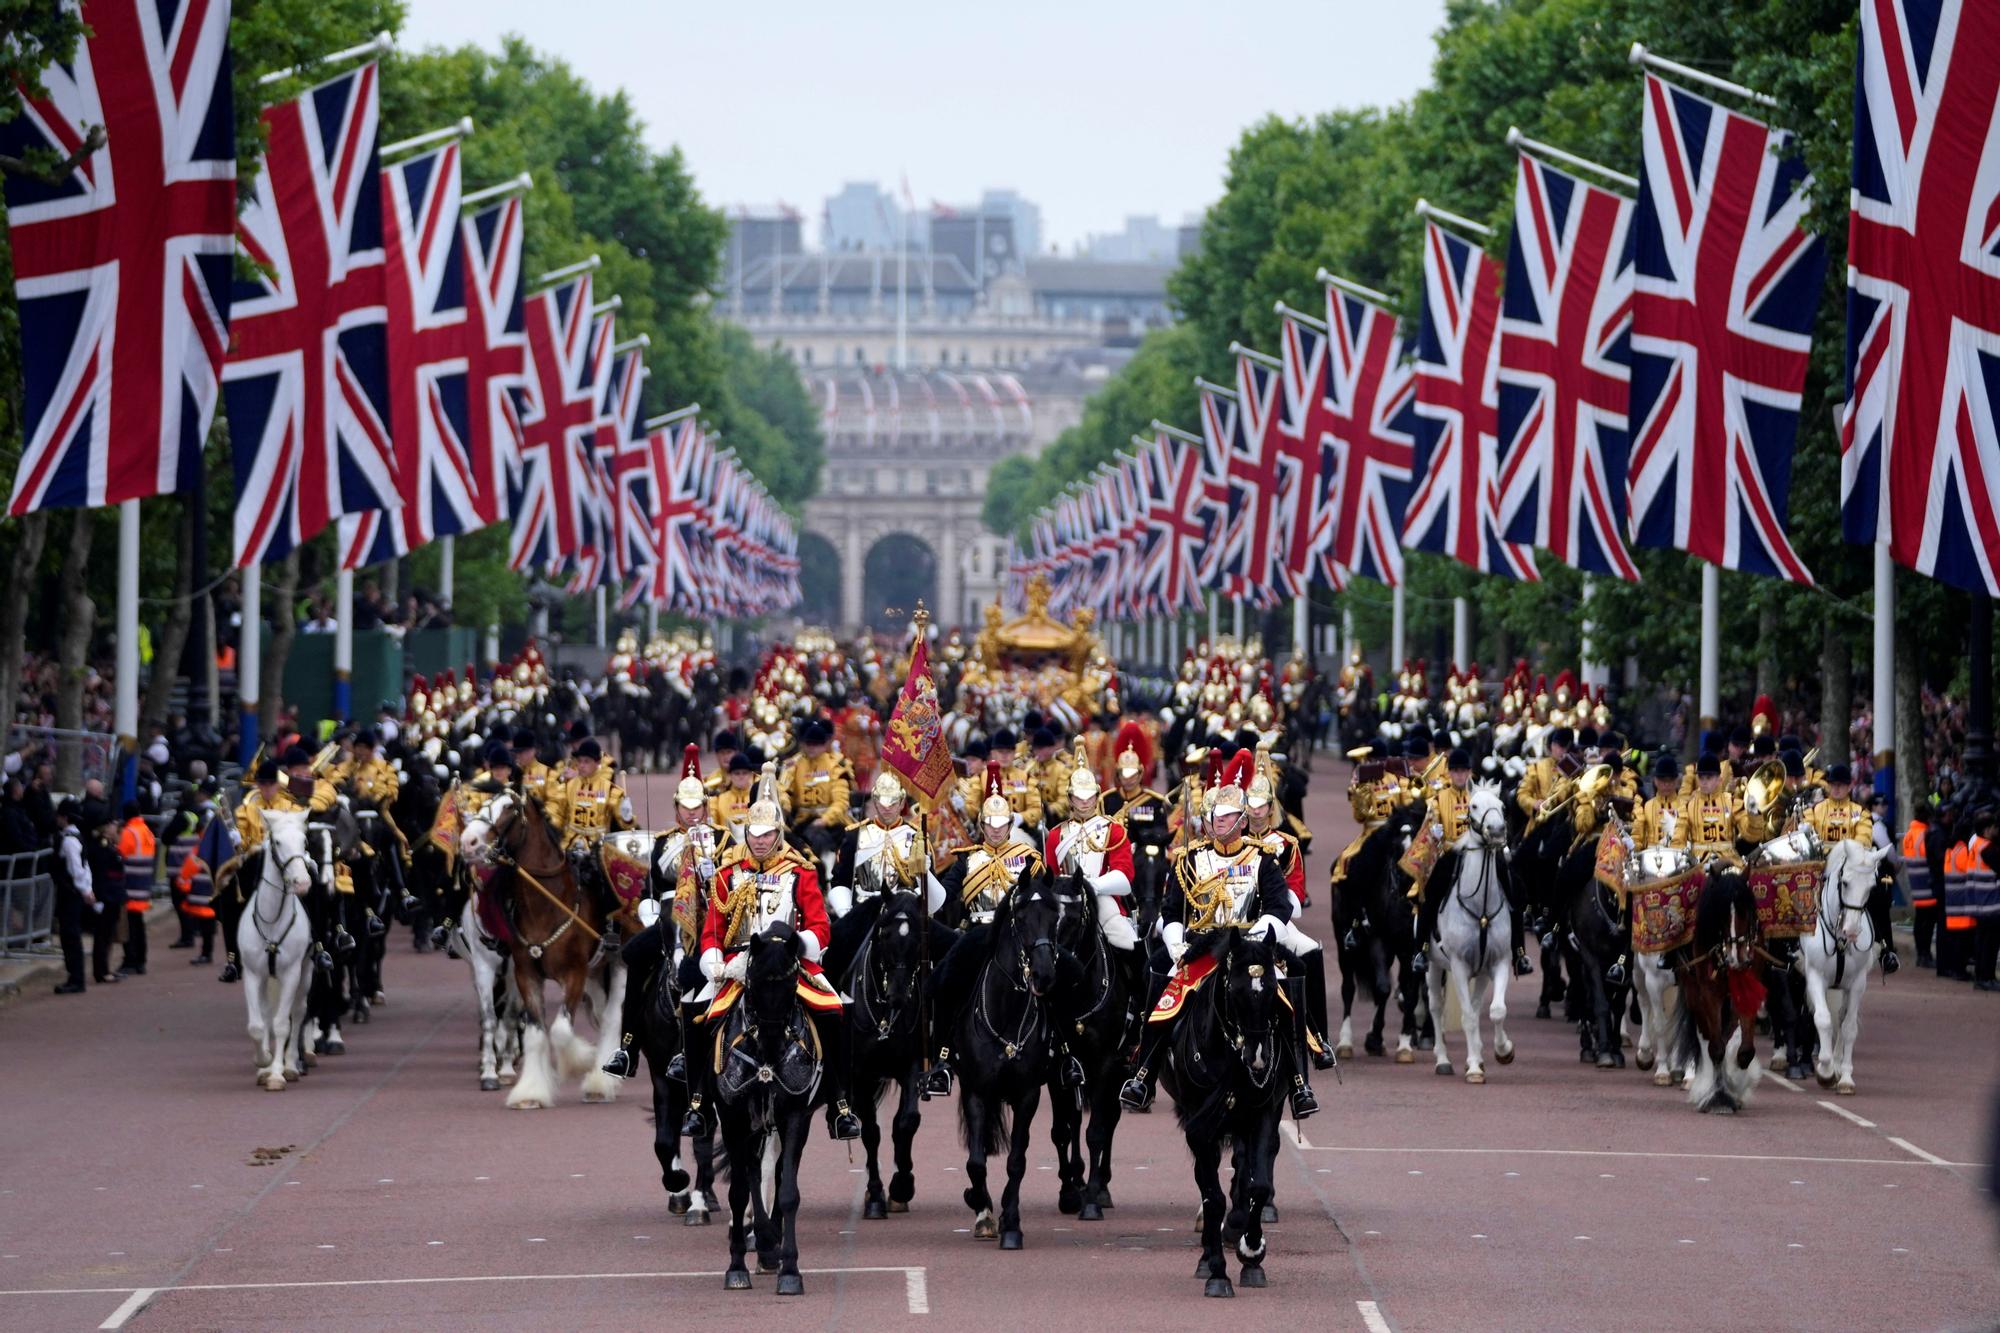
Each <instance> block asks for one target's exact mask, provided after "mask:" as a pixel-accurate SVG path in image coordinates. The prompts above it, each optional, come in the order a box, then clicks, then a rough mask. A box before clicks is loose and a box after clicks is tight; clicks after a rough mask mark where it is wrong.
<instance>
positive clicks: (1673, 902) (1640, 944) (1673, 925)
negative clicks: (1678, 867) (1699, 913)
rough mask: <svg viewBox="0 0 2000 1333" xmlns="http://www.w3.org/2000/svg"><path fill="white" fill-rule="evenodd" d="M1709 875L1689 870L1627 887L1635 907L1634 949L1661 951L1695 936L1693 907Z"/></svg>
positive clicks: (1681, 943)
mask: <svg viewBox="0 0 2000 1333" xmlns="http://www.w3.org/2000/svg"><path fill="white" fill-rule="evenodd" d="M1707 882H1708V881H1707V877H1706V876H1704V875H1703V874H1702V873H1701V871H1699V870H1686V871H1683V872H1681V873H1680V874H1678V875H1669V876H1668V877H1667V878H1665V879H1655V880H1649V881H1647V882H1645V883H1641V884H1634V885H1631V886H1630V887H1629V888H1627V889H1626V890H1625V892H1626V894H1627V901H1628V902H1629V903H1630V904H1631V908H1632V951H1633V952H1634V953H1649V954H1659V953H1666V952H1668V951H1670V950H1673V949H1678V948H1680V947H1681V946H1682V945H1683V944H1686V943H1688V942H1689V941H1690V940H1692V939H1693V938H1694V909H1695V904H1696V903H1697V902H1699V901H1700V900H1701V891H1702V888H1703V886H1704V885H1705V884H1706V883H1707Z"/></svg>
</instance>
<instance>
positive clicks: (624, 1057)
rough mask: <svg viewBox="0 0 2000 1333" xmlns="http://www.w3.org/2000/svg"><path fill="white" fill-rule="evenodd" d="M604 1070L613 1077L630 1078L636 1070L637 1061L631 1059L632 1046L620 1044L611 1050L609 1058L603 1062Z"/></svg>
mask: <svg viewBox="0 0 2000 1333" xmlns="http://www.w3.org/2000/svg"><path fill="white" fill-rule="evenodd" d="M604 1072H605V1073H607V1074H609V1075H611V1076H612V1077H613V1078H630V1077H632V1075H633V1074H635V1073H636V1072H638V1067H637V1063H636V1062H635V1061H634V1060H633V1059H632V1048H631V1047H629V1046H620V1047H619V1048H618V1049H617V1050H615V1051H613V1052H612V1053H611V1058H610V1059H609V1060H606V1061H605V1062H604Z"/></svg>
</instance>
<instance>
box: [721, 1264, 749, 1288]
mask: <svg viewBox="0 0 2000 1333" xmlns="http://www.w3.org/2000/svg"><path fill="white" fill-rule="evenodd" d="M722 1289H723V1290H724V1291H748V1290H750V1274H749V1272H748V1271H747V1270H745V1269H741V1268H732V1269H730V1270H729V1271H728V1272H727V1273H724V1274H723V1275H722Z"/></svg>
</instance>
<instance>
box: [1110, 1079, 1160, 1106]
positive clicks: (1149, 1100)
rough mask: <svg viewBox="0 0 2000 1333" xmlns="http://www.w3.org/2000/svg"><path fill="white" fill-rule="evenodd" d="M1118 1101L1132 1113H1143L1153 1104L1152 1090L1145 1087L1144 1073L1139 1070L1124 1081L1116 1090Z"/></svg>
mask: <svg viewBox="0 0 2000 1333" xmlns="http://www.w3.org/2000/svg"><path fill="white" fill-rule="evenodd" d="M1118 1101H1119V1103H1120V1104H1121V1105H1123V1106H1125V1107H1127V1108H1129V1109H1130V1110H1134V1111H1143V1110H1145V1109H1146V1108H1147V1107H1148V1106H1151V1105H1152V1104H1153V1090H1152V1089H1151V1088H1149V1087H1147V1086H1146V1071H1145V1070H1144V1069H1141V1070H1139V1072H1137V1073H1136V1074H1134V1075H1132V1077H1130V1078H1128V1079H1126V1080H1125V1082H1124V1084H1123V1085H1122V1086H1121V1087H1120V1088H1119V1089H1118Z"/></svg>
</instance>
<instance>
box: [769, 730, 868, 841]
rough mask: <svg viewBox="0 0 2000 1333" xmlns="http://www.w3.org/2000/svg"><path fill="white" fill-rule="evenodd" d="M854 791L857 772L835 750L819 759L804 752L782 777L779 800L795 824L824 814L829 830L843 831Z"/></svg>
mask: <svg viewBox="0 0 2000 1333" xmlns="http://www.w3.org/2000/svg"><path fill="white" fill-rule="evenodd" d="M853 789H854V769H853V767H852V766H851V765H850V764H849V763H848V762H847V760H846V759H845V758H843V757H842V756H840V755H838V754H835V753H834V752H833V751H832V750H828V751H827V752H826V753H825V754H822V755H818V756H813V755H809V754H803V753H801V754H800V755H799V757H798V758H796V759H794V760H793V761H792V762H791V763H790V764H789V765H788V766H787V767H786V768H785V771H784V773H782V774H781V775H780V776H779V781H778V799H779V801H780V803H781V804H783V806H784V809H785V818H786V819H788V820H790V821H792V822H793V823H804V822H805V821H807V820H809V819H813V818H816V817H819V816H821V815H824V816H825V818H826V822H827V825H828V826H829V827H831V828H836V829H844V828H846V827H847V821H848V814H847V803H848V798H849V795H850V793H851V792H852V791H853Z"/></svg>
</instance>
